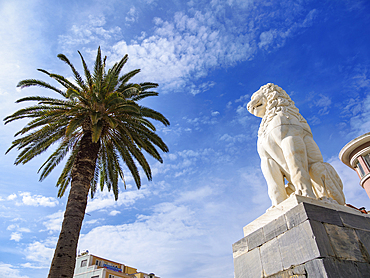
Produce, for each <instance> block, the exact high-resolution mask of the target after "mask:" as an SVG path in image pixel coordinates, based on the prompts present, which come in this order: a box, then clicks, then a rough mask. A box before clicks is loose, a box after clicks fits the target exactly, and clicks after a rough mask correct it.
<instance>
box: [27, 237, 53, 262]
mask: <svg viewBox="0 0 370 278" xmlns="http://www.w3.org/2000/svg"><path fill="white" fill-rule="evenodd" d="M56 241H57V238H56V237H49V238H47V239H46V240H44V241H35V242H33V243H31V244H28V246H27V248H26V250H25V254H26V258H27V260H30V261H32V262H33V263H34V264H27V265H24V266H27V267H30V268H48V267H49V266H50V263H51V260H52V257H53V254H54V248H55V246H56Z"/></svg>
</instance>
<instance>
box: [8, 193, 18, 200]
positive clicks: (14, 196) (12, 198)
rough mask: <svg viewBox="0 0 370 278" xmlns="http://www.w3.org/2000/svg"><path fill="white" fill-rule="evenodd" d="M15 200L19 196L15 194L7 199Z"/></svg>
mask: <svg viewBox="0 0 370 278" xmlns="http://www.w3.org/2000/svg"><path fill="white" fill-rule="evenodd" d="M15 198H17V194H15V193H13V194H11V195H9V196H8V197H7V198H6V199H7V200H10V201H12V200H14V199H15Z"/></svg>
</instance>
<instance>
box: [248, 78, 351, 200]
mask: <svg viewBox="0 0 370 278" xmlns="http://www.w3.org/2000/svg"><path fill="white" fill-rule="evenodd" d="M247 108H248V111H249V112H250V113H252V114H253V115H255V116H257V117H261V118H262V121H261V124H260V128H259V130H258V142H257V150H258V154H259V156H260V158H261V168H262V172H263V175H264V177H265V179H266V181H267V185H268V194H269V197H270V199H271V201H272V207H274V206H276V205H277V204H279V203H280V202H282V201H284V200H285V199H287V198H288V197H289V195H290V194H296V195H302V196H307V197H312V198H317V199H321V200H335V201H336V202H337V203H339V204H341V205H344V204H345V197H344V194H343V184H342V181H341V179H340V178H339V176H338V174H337V172H336V171H335V170H334V168H333V167H332V166H331V165H330V164H329V163H325V162H323V158H322V155H321V152H320V150H319V147H318V146H317V145H316V143H315V141H314V140H313V138H312V133H311V129H310V127H309V125H308V124H307V122H306V120H305V119H304V118H303V117H302V115H301V114H300V113H299V110H298V108H297V107H295V105H294V102H293V101H292V100H291V99H290V97H289V95H288V94H287V93H286V92H285V91H284V90H283V89H282V88H280V87H279V86H277V85H274V84H272V83H268V84H267V85H264V86H262V87H261V88H260V89H259V90H258V91H257V92H255V93H254V94H253V95H252V97H251V101H250V102H249V103H248V107H247ZM285 180H286V181H287V183H285Z"/></svg>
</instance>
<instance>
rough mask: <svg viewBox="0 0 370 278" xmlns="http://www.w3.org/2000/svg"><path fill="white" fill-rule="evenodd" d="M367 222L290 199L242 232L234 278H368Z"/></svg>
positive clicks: (336, 208) (345, 211)
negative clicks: (242, 236)
mask: <svg viewBox="0 0 370 278" xmlns="http://www.w3.org/2000/svg"><path fill="white" fill-rule="evenodd" d="M369 254H370V217H369V215H367V214H362V213H361V212H359V211H357V210H355V209H352V208H349V207H345V206H341V205H336V204H332V203H327V202H322V201H318V200H315V199H312V198H307V197H302V196H292V197H290V198H289V199H287V200H285V201H284V202H282V203H281V204H279V205H278V206H277V207H275V208H273V209H272V210H270V211H268V212H266V213H265V214H263V215H262V216H261V217H259V218H257V219H256V220H255V221H253V222H252V223H250V224H249V225H247V226H245V227H244V238H242V239H241V240H239V241H238V242H236V243H234V244H233V256H234V269H235V278H247V277H251V278H257V277H281V278H285V277H286V278H288V277H289V278H298V277H313V278H317V277H330V278H341V277H343V278H348V277H352V278H355V277H370V255H369Z"/></svg>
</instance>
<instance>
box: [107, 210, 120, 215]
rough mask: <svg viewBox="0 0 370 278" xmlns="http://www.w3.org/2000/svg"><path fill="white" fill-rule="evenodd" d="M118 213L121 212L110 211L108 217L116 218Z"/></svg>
mask: <svg viewBox="0 0 370 278" xmlns="http://www.w3.org/2000/svg"><path fill="white" fill-rule="evenodd" d="M120 213H121V212H120V211H118V210H112V211H111V212H109V215H112V216H116V215H117V214H120Z"/></svg>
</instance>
